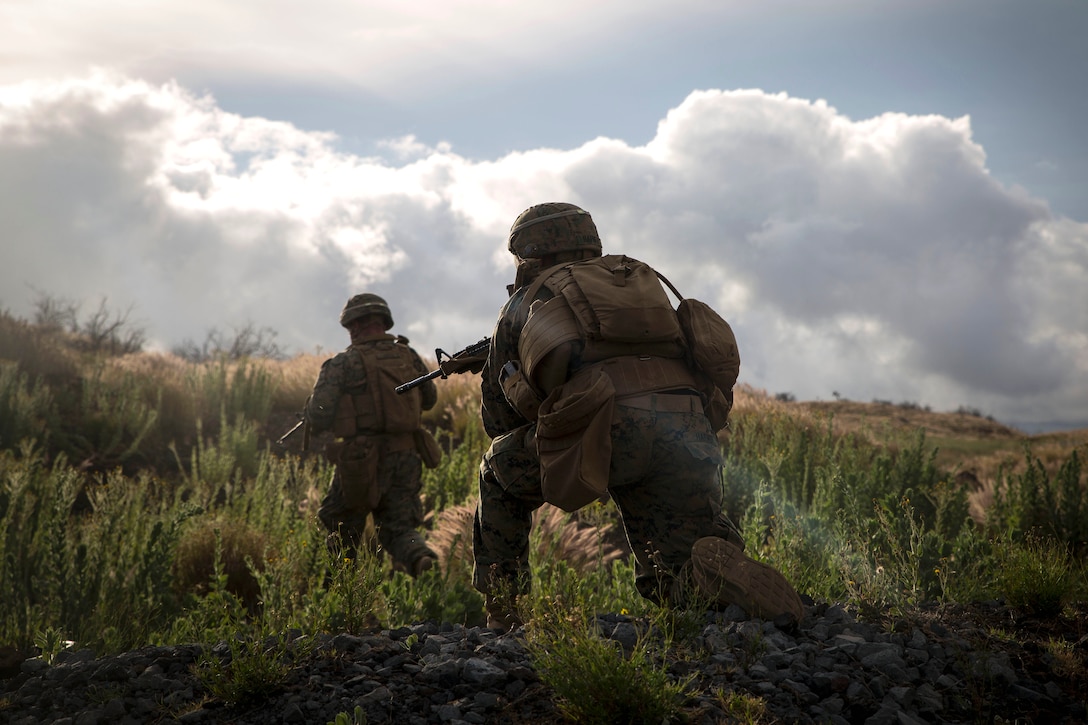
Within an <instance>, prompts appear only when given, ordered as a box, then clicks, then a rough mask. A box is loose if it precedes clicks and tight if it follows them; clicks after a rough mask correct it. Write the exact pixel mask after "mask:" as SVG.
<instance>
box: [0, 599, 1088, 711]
mask: <svg viewBox="0 0 1088 725" xmlns="http://www.w3.org/2000/svg"><path fill="white" fill-rule="evenodd" d="M597 623H598V627H599V629H600V632H601V635H602V636H604V637H609V638H611V639H613V640H615V641H616V642H617V643H618V644H619V645H621V646H623V647H624V648H626V649H630V648H631V647H634V646H637V643H638V642H639V640H640V634H641V633H642V632H643V630H644V628H643V626H642V623H641V622H640V621H638V620H634V619H631V618H629V617H625V616H619V615H603V616H601V617H598V619H597ZM1086 624H1088V612H1086V611H1084V610H1083V609H1082V610H1078V611H1076V612H1072V613H1070V612H1068V610H1067V613H1066V615H1064V616H1063V617H1060V618H1056V619H1053V620H1046V621H1042V620H1035V619H1032V618H1031V617H1027V616H1022V615H1019V614H1018V613H1017V612H1015V611H1014V610H1012V609H1010V608H1008V607H1006V606H1004V605H1003V604H1001V603H1000V602H990V603H982V604H976V605H972V606H969V607H936V606H931V607H923V608H922V609H921V610H920V611H919V612H917V613H916V614H915V615H913V616H912V617H911V618H909V619H898V620H889V621H887V622H883V623H879V624H876V623H867V622H859V621H857V620H856V619H855V618H854V617H853V616H852V615H851V614H850V613H849V612H847V611H846V610H844V609H843V608H842V607H840V606H837V605H830V606H829V605H826V604H820V605H811V606H808V607H806V616H805V618H804V620H803V621H801V622H800V623H796V622H792V621H779V622H769V621H767V622H764V621H760V620H754V619H749V618H748V617H747V616H746V615H745V614H744V612H743V611H741V610H739V609H737V608H735V607H731V608H729V609H727V610H725V611H724V612H716V613H709V614H707V616H706V619H705V622H703V623H702V624H701V625H700V624H699V623H696V626H695V627H693V631H692V632H691V633H690V636H687V637H685V639H684V641H683V643H682V646H678V647H674V648H673V649H671V650H669V651H667V652H664V653H661V657H662V659H661V662H662V664H663V666H665V667H667V668H668V670H669V672H670V674H671V675H675V677H676V678H677V679H678V680H679V679H682V678H691V683H690V685H689V687H688V688H687V691H686V692H687V694H686V698H685V700H684V701H683V703H682V713H683V714H682V721H684V722H688V723H724V722H760V723H821V724H824V723H831V724H836V725H838V724H843V723H867V724H874V725H875V724H880V723H888V724H893V723H894V724H895V725H910V724H912V723H980V722H986V723H993V722H1007V723H1011V722H1021V723H1025V722H1031V723H1082V722H1086V721H1088V709H1086V703H1085V698H1086V694H1085V693H1088V676H1086V669H1085V661H1086V649H1088V644H1086V642H1088V628H1086ZM700 627H701V631H700ZM291 636H292V637H293V638H294V639H295V644H297V645H298V649H297V650H296V652H297V653H299V654H298V656H296V657H294V658H290V657H289V658H287V659H285V660H284V661H283V664H284V665H285V668H286V669H287V673H286V676H285V677H284V679H283V681H282V682H281V683H278V684H276V685H275V686H273V687H271V688H270V690H269V691H268V692H267V693H265V694H263V695H262V696H260V697H257V698H254V699H250V700H246V701H243V702H239V703H235V704H228V703H227V702H225V701H224V700H222V699H220V698H217V697H214V696H213V695H212V694H211V693H209V692H208V691H206V690H205V689H204V688H203V687H202V685H201V683H200V681H199V680H198V679H197V678H196V676H195V675H194V674H193V667H194V665H195V664H196V663H197V662H198V659H199V658H200V656H201V653H202V651H203V650H202V648H201V647H199V646H197V645H188V646H172V647H146V648H143V649H140V650H136V651H132V652H127V653H124V654H121V655H118V656H112V657H102V658H96V657H95V656H94V655H93V653H91V652H89V651H75V652H63V653H61V654H60V655H59V656H58V657H57V658H56V659H55V660H54V662H53V663H52V664H47V663H46V662H44V661H43V660H42V659H40V658H32V659H27V660H25V661H23V662H21V663H17V664H16V665H15V666H14V667H12V668H11V670H12V671H10V672H8V673H7V674H8V675H9V676H7V677H5V678H4V679H0V722H2V723H11V725H38V724H39V723H58V724H62V725H69V724H71V725H91V724H97V723H110V725H128V724H130V723H131V724H136V723H141V724H142V723H157V722H179V723H238V724H239V725H246V724H249V723H319V724H320V725H324V723H327V722H329V721H330V720H332V719H334V718H335V716H336V715H337V714H338V713H340V712H349V713H350V712H352V711H353V710H354V709H355V707H356V706H358V707H361V708H363V710H364V711H365V713H366V720H367V722H368V723H371V724H373V723H398V724H399V723H408V724H409V725H423V724H425V723H450V724H452V725H457V724H459V723H552V724H553V725H554V724H555V723H557V722H562V721H563V720H564V717H563V710H562V709H561V708H560V706H559V703H558V702H557V698H556V694H555V692H554V691H553V690H551V689H550V688H549V687H548V686H547V685H545V684H544V683H543V682H542V681H541V679H540V677H539V674H538V672H537V671H536V670H535V669H534V667H533V663H532V661H531V660H530V659H529V657H528V654H527V652H526V650H525V648H524V646H523V643H524V631H523V630H521V629H517V630H514V631H513V632H510V633H506V634H499V633H497V632H495V631H492V630H488V629H484V628H480V627H463V626H460V625H452V624H437V623H424V624H419V625H415V626H412V627H404V628H401V629H396V630H378V629H375V630H373V631H371V632H366V633H363V634H358V635H354V634H339V635H321V636H318V637H309V636H304V635H303V634H302V633H298V632H295V633H292V635H291ZM649 641H651V642H652V641H653V636H652V633H651V636H650V640H649ZM1054 642H1060V643H1062V645H1061V646H1060V647H1059V646H1056V645H1054ZM208 652H209V653H210V654H211V656H212V657H214V658H215V659H217V660H218V661H221V662H226V661H229V657H230V647H229V646H228V645H227V644H226V643H220V644H218V645H216V646H215V647H212V648H209V650H208ZM303 652H304V653H305V654H301V653H303ZM728 693H740V694H747V695H751V696H754V697H756V698H759V700H761V701H762V703H763V708H764V711H763V713H762V714H761V715H759V716H758V717H759V719H740V718H739V717H738V713H736V712H733V713H732V714H731V713H730V712H729V711H728V705H727V701H728V698H727V697H726V695H727V694H728ZM614 694H615V693H606V695H608V696H611V695H614ZM630 721H631V719H630V717H627V718H626V719H625V720H624V722H630Z"/></svg>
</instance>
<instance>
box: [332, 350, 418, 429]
mask: <svg viewBox="0 0 1088 725" xmlns="http://www.w3.org/2000/svg"><path fill="white" fill-rule="evenodd" d="M352 350H353V351H354V352H355V353H356V354H358V355H359V359H360V360H361V361H362V364H363V370H364V371H365V373H366V379H365V380H364V382H363V383H362V384H361V385H357V386H355V387H352V388H349V389H348V391H347V392H345V393H344V394H343V395H341V396H340V400H339V401H338V402H337V404H336V419H335V420H334V421H333V427H332V431H333V433H334V434H335V435H337V436H340V437H343V438H351V437H353V436H357V435H383V434H390V433H411V432H413V431H416V430H418V429H419V427H420V416H421V415H422V412H423V394H422V392H421V391H420V390H419V389H418V388H415V389H413V390H410V391H408V392H406V393H397V392H396V391H395V388H396V387H397V386H398V385H400V384H401V383H403V382H404V381H405V380H411V379H413V378H415V377H417V376H418V375H419V370H418V368H417V367H416V354H415V352H413V351H412V349H411V348H409V347H408V344H407V340H405V339H404V338H403V337H400V336H397V337H393V336H392V335H387V336H383V338H380V339H378V340H377V341H373V342H372V341H367V342H364V343H362V344H359V345H353V346H352Z"/></svg>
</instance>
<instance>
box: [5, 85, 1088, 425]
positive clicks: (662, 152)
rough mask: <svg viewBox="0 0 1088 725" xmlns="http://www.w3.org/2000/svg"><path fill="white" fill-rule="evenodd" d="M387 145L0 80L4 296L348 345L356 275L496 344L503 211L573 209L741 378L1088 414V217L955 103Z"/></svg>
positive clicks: (416, 312)
mask: <svg viewBox="0 0 1088 725" xmlns="http://www.w3.org/2000/svg"><path fill="white" fill-rule="evenodd" d="M390 143H391V144H393V145H395V146H397V148H400V149H402V150H403V151H405V155H404V157H403V160H402V162H400V164H399V165H393V164H391V163H389V162H385V161H381V160H378V159H368V158H360V157H356V156H351V155H348V154H344V153H341V152H338V151H336V150H335V143H334V139H332V137H330V136H329V135H324V134H313V133H307V132H303V131H300V130H298V129H296V128H294V127H292V126H290V125H289V124H285V123H277V122H273V121H268V120H265V119H259V118H244V117H240V116H237V115H233V114H229V113H225V112H223V111H222V110H220V109H219V108H218V107H217V106H216V103H215V101H214V99H212V98H210V97H206V96H199V95H195V94H192V93H190V92H189V91H187V90H185V89H184V88H182V87H180V86H178V85H176V84H173V83H167V84H163V85H152V84H148V83H144V82H140V81H132V80H128V79H126V78H123V77H119V76H115V75H110V74H98V75H92V76H89V77H85V78H83V79H82V80H70V81H65V82H58V83H44V82H39V83H25V84H20V85H17V86H8V87H4V88H0V218H3V219H4V220H5V228H4V231H3V235H4V238H3V247H2V251H0V290H3V292H2V293H0V295H2V296H0V304H3V305H5V306H6V307H7V308H8V309H10V310H12V311H14V312H16V313H17V314H23V315H26V314H28V313H29V312H30V310H31V308H32V304H33V300H34V298H35V292H34V290H35V289H37V290H42V291H44V292H46V293H50V294H54V295H58V296H62V297H66V298H72V299H77V300H83V301H86V302H87V303H88V304H94V303H95V302H96V300H97V298H99V297H102V296H106V297H108V299H109V300H110V302H111V304H114V305H116V306H117V307H118V308H124V307H126V306H128V305H133V306H134V309H135V316H136V317H138V318H140V319H141V320H145V321H146V323H147V326H148V329H149V333H150V334H151V335H152V337H154V338H156V339H159V340H162V341H163V342H164V343H165V344H167V345H170V344H174V343H177V342H180V341H181V340H182V339H185V338H188V339H194V340H202V339H203V336H204V333H205V332H206V331H207V330H208V329H210V328H211V327H213V326H214V327H219V328H220V329H224V328H229V327H232V326H234V327H237V326H241V325H243V324H246V323H247V322H254V323H256V324H257V325H259V326H261V327H265V326H267V327H271V328H273V329H275V330H277V331H278V332H279V338H278V340H279V341H280V342H281V343H283V344H285V345H287V346H289V347H291V348H297V349H304V350H310V349H313V348H314V347H315V346H321V347H323V348H324V349H335V348H339V347H341V346H342V345H344V344H345V343H346V336H345V335H344V333H343V331H342V330H340V329H339V327H338V326H337V323H336V318H337V315H338V313H339V310H340V307H341V306H342V305H343V302H344V300H346V299H347V297H348V296H350V295H351V294H354V293H356V292H359V291H362V290H363V288H366V289H369V290H370V291H374V292H377V293H379V294H382V295H383V296H386V297H387V299H389V301H390V303H391V305H392V307H393V311H394V316H395V318H396V320H397V328H398V331H401V332H405V333H406V334H408V335H409V337H411V338H412V339H413V342H415V343H417V344H418V345H419V348H420V349H421V350H422V351H424V352H431V351H432V350H433V348H434V347H437V346H442V347H444V348H445V349H447V350H450V349H456V348H459V347H462V346H464V345H466V344H468V343H471V342H474V341H476V340H477V339H479V338H480V337H482V336H484V335H486V334H489V333H490V331H491V326H492V324H493V321H494V316H495V313H496V312H497V310H498V308H499V306H501V304H502V302H503V301H504V299H505V290H504V285H505V284H506V282H508V281H509V277H510V276H511V275H512V264H511V259H510V256H509V254H508V253H507V252H506V251H505V235H506V231H507V229H508V228H509V225H510V223H511V222H512V221H513V219H514V218H515V217H516V216H517V214H518V213H519V212H520V211H522V210H523V209H524V208H526V207H528V206H530V205H531V204H534V203H538V202H542V201H573V202H575V203H579V204H581V205H583V206H584V207H585V208H587V209H588V210H589V211H590V212H592V213H593V215H594V218H595V220H596V221H597V225H598V228H599V229H600V230H601V232H602V235H603V237H604V245H605V250H606V251H611V252H619V251H622V252H626V253H628V254H631V255H632V256H636V257H639V258H642V259H645V260H646V261H648V262H650V263H652V264H654V265H655V266H657V267H659V269H660V270H661V271H662V272H663V273H665V274H666V275H667V276H668V277H669V278H670V279H671V280H672V281H673V282H674V283H675V284H676V285H677V286H678V287H679V288H680V290H681V292H683V293H684V294H686V295H690V296H696V297H700V298H702V299H705V300H707V301H708V302H712V303H713V304H715V306H717V307H718V308H719V310H720V311H722V312H723V313H724V314H725V315H726V316H727V317H728V318H729V319H730V321H731V322H733V323H734V327H735V329H736V331H737V335H738V338H739V341H740V344H741V353H742V358H743V360H744V364H743V368H742V374H741V379H742V381H744V382H749V383H752V384H754V385H757V386H759V387H766V388H768V389H770V390H772V391H787V390H788V391H790V392H793V393H794V394H796V395H797V396H798V397H800V398H816V397H821V398H828V397H830V395H831V393H832V391H837V392H839V393H840V394H842V395H844V396H846V397H852V398H855V399H868V398H872V397H879V398H885V399H895V400H914V401H917V402H923V403H929V404H932V405H934V406H935V407H937V408H938V409H950V408H955V407H957V406H958V405H960V404H967V405H973V406H977V407H979V408H981V409H983V410H984V411H985V412H988V413H992V414H994V415H996V416H998V417H999V418H1000V417H1003V418H1005V419H1012V420H1030V419H1032V418H1035V419H1062V418H1064V419H1070V420H1086V419H1088V367H1086V366H1088V362H1086V361H1088V336H1086V332H1085V331H1086V330H1088V284H1085V282H1086V281H1088V225H1085V224H1081V223H1077V222H1073V221H1070V220H1068V219H1064V218H1055V217H1054V216H1052V215H1051V213H1050V212H1049V210H1048V208H1047V206H1046V204H1045V203H1044V202H1043V201H1041V200H1038V199H1033V198H1031V197H1029V196H1028V195H1027V194H1026V193H1025V192H1023V191H1022V190H1019V189H1015V188H1007V187H1005V186H1002V185H1001V184H999V183H997V182H996V181H995V180H994V179H993V178H992V177H991V176H990V175H989V173H988V171H987V169H986V166H985V154H984V152H983V149H982V148H981V147H980V146H979V145H978V144H976V143H975V142H974V141H973V140H972V137H971V126H970V122H969V119H967V118H959V119H949V118H944V117H940V116H907V115H902V114H885V115H882V116H878V117H876V118H872V119H868V120H864V121H851V120H850V119H847V118H845V117H844V116H842V115H841V114H839V113H838V112H837V111H836V110H835V109H834V108H833V107H831V106H830V105H828V104H827V103H824V102H820V101H816V102H810V101H806V100H803V99H797V98H791V97H788V96H786V95H783V94H767V93H763V92H761V91H730V92H723V91H700V92H696V93H692V94H691V95H690V96H689V97H688V98H687V99H686V100H685V101H684V102H683V103H681V104H680V105H679V106H678V107H676V108H674V109H672V110H671V111H669V112H668V113H667V115H666V116H665V117H664V119H663V120H662V121H661V123H660V125H659V127H658V131H657V135H656V137H655V138H654V139H653V140H652V141H651V142H650V143H649V144H648V145H646V146H644V147H632V146H629V145H627V144H625V143H623V142H621V141H617V140H614V139H607V138H598V139H595V140H593V141H590V142H587V143H586V144H584V145H583V146H581V147H578V148H574V149H570V150H563V149H537V150H531V151H525V152H522V153H516V154H510V155H507V156H504V157H502V158H498V159H495V160H491V161H486V162H475V161H469V160H467V159H465V158H462V157H460V156H458V155H457V154H456V153H455V152H454V150H453V149H451V148H449V147H448V146H440V147H438V148H428V147H425V146H423V145H421V144H418V142H416V141H415V140H414V139H411V138H407V139H400V140H394V141H391V142H390Z"/></svg>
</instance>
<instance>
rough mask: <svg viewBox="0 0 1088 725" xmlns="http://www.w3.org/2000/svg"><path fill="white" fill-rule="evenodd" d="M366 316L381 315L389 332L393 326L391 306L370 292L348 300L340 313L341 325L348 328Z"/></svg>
mask: <svg viewBox="0 0 1088 725" xmlns="http://www.w3.org/2000/svg"><path fill="white" fill-rule="evenodd" d="M365 315H381V316H382V319H383V320H384V321H385V329H387V330H388V329H389V328H390V327H392V326H393V313H392V312H390V311H389V305H388V304H386V301H385V300H383V299H382V298H381V297H379V296H378V295H374V294H370V293H369V292H364V293H363V294H361V295H355V296H354V297H352V298H351V299H350V300H348V302H347V304H346V305H344V309H343V311H342V312H341V313H340V324H341V325H342V326H343V327H347V326H348V325H349V324H351V322H352V321H353V320H358V319H359V318H360V317H363V316H365Z"/></svg>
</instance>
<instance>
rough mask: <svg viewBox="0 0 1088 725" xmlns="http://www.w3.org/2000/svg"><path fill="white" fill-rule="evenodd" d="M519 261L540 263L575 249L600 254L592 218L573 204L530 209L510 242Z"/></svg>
mask: <svg viewBox="0 0 1088 725" xmlns="http://www.w3.org/2000/svg"><path fill="white" fill-rule="evenodd" d="M508 246H509V249H510V252H511V253H512V254H514V255H516V256H517V257H518V258H519V259H539V258H541V257H543V256H545V255H548V254H555V253H556V252H565V251H569V250H575V249H588V250H591V251H594V252H596V253H597V254H598V255H599V254H600V253H601V237H600V235H599V234H597V226H596V225H595V224H594V223H593V217H591V216H590V215H589V212H588V211H586V210H585V209H581V208H579V207H577V206H575V205H574V204H565V203H561V202H549V203H547V204H537V205H536V206H531V207H529V208H528V209H526V210H525V211H523V212H522V213H521V214H519V215H518V218H517V219H516V220H514V225H513V226H512V227H510V237H509V239H508Z"/></svg>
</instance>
